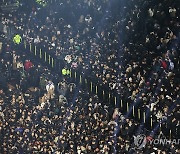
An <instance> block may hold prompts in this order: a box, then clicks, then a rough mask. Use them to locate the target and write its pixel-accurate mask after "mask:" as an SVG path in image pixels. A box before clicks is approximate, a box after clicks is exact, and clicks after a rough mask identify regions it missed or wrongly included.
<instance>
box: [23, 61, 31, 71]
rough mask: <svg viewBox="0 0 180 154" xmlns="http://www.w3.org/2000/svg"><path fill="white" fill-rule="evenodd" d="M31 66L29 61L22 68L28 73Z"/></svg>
mask: <svg viewBox="0 0 180 154" xmlns="http://www.w3.org/2000/svg"><path fill="white" fill-rule="evenodd" d="M32 66H33V64H32V62H31V61H26V62H25V64H24V68H25V70H26V71H29V69H30V68H31V67H32Z"/></svg>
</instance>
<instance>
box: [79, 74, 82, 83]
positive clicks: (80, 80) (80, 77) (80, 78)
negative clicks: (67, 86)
mask: <svg viewBox="0 0 180 154" xmlns="http://www.w3.org/2000/svg"><path fill="white" fill-rule="evenodd" d="M79 82H80V83H82V76H81V75H80V76H79Z"/></svg>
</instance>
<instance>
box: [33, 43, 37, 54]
mask: <svg viewBox="0 0 180 154" xmlns="http://www.w3.org/2000/svg"><path fill="white" fill-rule="evenodd" d="M36 50H37V49H36V45H35V47H34V55H35V56H36V55H37V51H36Z"/></svg>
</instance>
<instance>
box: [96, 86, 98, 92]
mask: <svg viewBox="0 0 180 154" xmlns="http://www.w3.org/2000/svg"><path fill="white" fill-rule="evenodd" d="M97 93H98V86H97V85H96V94H97Z"/></svg>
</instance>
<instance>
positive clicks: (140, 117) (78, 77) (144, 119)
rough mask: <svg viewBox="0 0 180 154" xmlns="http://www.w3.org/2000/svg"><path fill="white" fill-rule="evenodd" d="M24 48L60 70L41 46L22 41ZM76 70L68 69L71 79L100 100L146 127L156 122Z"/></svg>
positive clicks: (161, 125)
mask: <svg viewBox="0 0 180 154" xmlns="http://www.w3.org/2000/svg"><path fill="white" fill-rule="evenodd" d="M24 48H25V49H27V50H29V51H30V52H31V53H32V54H33V55H34V56H36V58H39V59H41V60H42V61H43V62H44V63H46V64H47V65H48V66H49V67H50V68H51V69H54V70H56V71H57V70H58V71H60V70H61V69H62V67H61V66H60V65H59V64H58V60H57V59H56V58H55V57H53V56H52V55H50V54H49V53H47V52H46V51H44V50H43V49H41V48H38V47H37V46H36V45H33V44H31V43H30V44H28V43H26V42H24ZM79 72H80V71H78V70H72V69H71V70H70V75H69V76H70V77H71V78H72V79H73V81H75V82H78V83H80V84H83V85H84V86H85V87H86V88H88V89H89V90H90V92H91V93H93V94H96V95H98V96H99V98H100V99H101V100H102V101H105V102H106V103H108V104H110V105H112V107H119V109H120V110H121V112H122V113H124V114H127V113H129V118H133V119H135V120H136V121H138V122H140V123H141V124H143V125H144V126H145V127H146V128H147V129H149V130H152V129H154V127H156V125H157V124H158V122H157V121H156V118H155V117H154V115H153V114H152V113H150V114H147V111H146V110H145V109H143V108H142V107H141V106H136V105H132V102H128V101H127V102H125V101H123V99H120V98H119V96H118V95H114V94H113V93H112V92H111V91H110V90H109V89H108V90H105V89H106V88H104V87H103V86H102V85H99V84H97V83H93V82H92V80H91V79H89V78H88V77H83V75H82V73H79ZM163 127H164V124H160V127H159V130H162V131H163V129H164V128H163ZM165 129H166V130H165V132H166V134H167V135H168V136H169V138H172V134H175V135H176V134H177V132H178V130H177V129H171V128H169V127H168V126H167V124H166V126H165Z"/></svg>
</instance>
